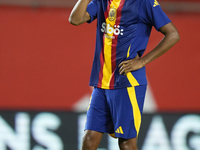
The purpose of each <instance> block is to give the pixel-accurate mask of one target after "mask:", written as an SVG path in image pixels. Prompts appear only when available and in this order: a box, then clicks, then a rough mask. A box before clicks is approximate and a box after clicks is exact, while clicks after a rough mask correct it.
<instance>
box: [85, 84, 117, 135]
mask: <svg viewBox="0 0 200 150" xmlns="http://www.w3.org/2000/svg"><path fill="white" fill-rule="evenodd" d="M85 129H86V130H93V131H98V132H106V133H113V131H114V129H113V122H112V117H111V113H110V110H109V107H108V103H107V98H106V95H105V90H104V89H100V88H94V90H93V93H92V96H91V100H90V104H89V107H88V110H87V120H86V126H85Z"/></svg>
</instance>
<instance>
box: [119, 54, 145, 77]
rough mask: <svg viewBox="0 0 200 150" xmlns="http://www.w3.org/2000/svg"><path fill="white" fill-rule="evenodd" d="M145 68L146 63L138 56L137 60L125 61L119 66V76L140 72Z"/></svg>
mask: <svg viewBox="0 0 200 150" xmlns="http://www.w3.org/2000/svg"><path fill="white" fill-rule="evenodd" d="M144 66H145V62H144V61H143V60H142V58H140V57H139V55H137V56H136V57H135V58H133V59H130V60H126V61H123V62H121V63H120V64H119V66H118V67H120V69H119V74H124V75H126V74H127V73H128V72H131V71H135V70H138V69H140V68H142V67H144Z"/></svg>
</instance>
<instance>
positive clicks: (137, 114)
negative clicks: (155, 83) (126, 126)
mask: <svg viewBox="0 0 200 150" xmlns="http://www.w3.org/2000/svg"><path fill="white" fill-rule="evenodd" d="M127 90H128V95H129V98H130V101H131V105H132V108H133V117H134V124H135V129H136V131H137V135H138V133H139V130H140V124H141V113H140V109H139V106H138V103H137V98H136V93H135V87H128V88H127Z"/></svg>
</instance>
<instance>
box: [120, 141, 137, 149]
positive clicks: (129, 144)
mask: <svg viewBox="0 0 200 150" xmlns="http://www.w3.org/2000/svg"><path fill="white" fill-rule="evenodd" d="M119 148H120V150H137V144H136V142H135V141H132V140H121V141H120V142H119Z"/></svg>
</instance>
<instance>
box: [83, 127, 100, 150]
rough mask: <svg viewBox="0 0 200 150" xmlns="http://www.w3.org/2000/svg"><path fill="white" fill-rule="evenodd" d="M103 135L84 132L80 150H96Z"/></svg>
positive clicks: (95, 132) (94, 132) (89, 131)
mask: <svg viewBox="0 0 200 150" xmlns="http://www.w3.org/2000/svg"><path fill="white" fill-rule="evenodd" d="M102 136H103V133H101V132H97V131H92V130H86V131H85V135H84V137H83V143H82V150H96V149H97V148H98V146H99V143H100V142H101V138H102Z"/></svg>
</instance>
